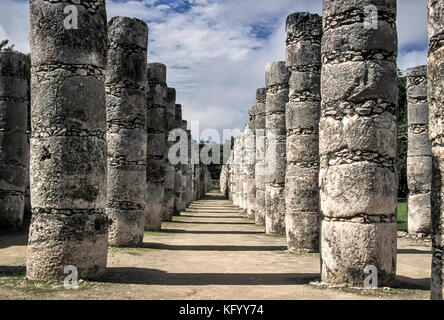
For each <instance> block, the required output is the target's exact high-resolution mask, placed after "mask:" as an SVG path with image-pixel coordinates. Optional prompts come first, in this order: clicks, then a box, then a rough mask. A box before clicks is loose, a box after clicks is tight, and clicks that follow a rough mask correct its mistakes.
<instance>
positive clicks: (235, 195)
mask: <svg viewBox="0 0 444 320" xmlns="http://www.w3.org/2000/svg"><path fill="white" fill-rule="evenodd" d="M239 161H240V154H239V137H237V138H236V140H234V145H233V183H232V189H233V191H232V192H233V200H232V201H233V204H234V205H235V206H239V188H238V181H239V180H238V178H239Z"/></svg>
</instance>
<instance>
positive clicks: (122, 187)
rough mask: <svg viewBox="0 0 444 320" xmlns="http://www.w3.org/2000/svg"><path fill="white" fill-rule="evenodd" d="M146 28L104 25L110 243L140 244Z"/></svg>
mask: <svg viewBox="0 0 444 320" xmlns="http://www.w3.org/2000/svg"><path fill="white" fill-rule="evenodd" d="M147 44H148V27H147V25H146V24H145V22H143V21H141V20H139V19H135V18H127V17H113V18H112V19H111V20H110V22H109V23H108V45H109V51H108V67H107V74H106V80H105V90H106V121H107V133H106V140H107V143H108V193H107V207H106V213H107V214H108V217H109V218H110V225H109V228H108V243H109V245H111V246H116V247H135V246H140V245H141V244H142V243H143V232H144V223H145V215H144V214H145V199H146V186H145V183H146V162H145V161H146V148H147V133H146V127H145V125H146V114H145V113H146V112H145V104H146V74H147V62H146V61H147Z"/></svg>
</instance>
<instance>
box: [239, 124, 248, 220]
mask: <svg viewBox="0 0 444 320" xmlns="http://www.w3.org/2000/svg"><path fill="white" fill-rule="evenodd" d="M247 129H248V126H246V127H245V129H244V131H242V134H241V166H240V175H239V179H240V180H239V184H240V187H241V204H240V207H241V209H242V213H243V214H245V215H246V214H247V189H248V182H247V156H246V155H247V152H246V147H245V146H246V131H247Z"/></svg>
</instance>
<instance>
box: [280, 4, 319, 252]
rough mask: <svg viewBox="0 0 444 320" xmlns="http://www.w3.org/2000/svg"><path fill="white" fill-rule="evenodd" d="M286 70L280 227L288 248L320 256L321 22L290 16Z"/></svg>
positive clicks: (305, 16) (313, 16)
mask: <svg viewBox="0 0 444 320" xmlns="http://www.w3.org/2000/svg"><path fill="white" fill-rule="evenodd" d="M286 33H287V39H286V56H287V58H286V65H287V68H288V71H290V72H291V77H290V81H289V86H290V91H289V102H288V103H287V105H286V110H285V111H286V128H287V167H286V173H285V209H286V212H285V225H286V233H287V242H288V248H289V249H290V250H293V251H299V250H300V251H307V252H319V226H320V213H319V190H318V180H319V113H320V109H321V88H320V85H321V37H322V18H321V17H319V16H318V15H316V14H308V13H294V14H292V15H290V16H288V18H287V24H286Z"/></svg>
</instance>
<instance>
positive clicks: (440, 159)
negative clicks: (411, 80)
mask: <svg viewBox="0 0 444 320" xmlns="http://www.w3.org/2000/svg"><path fill="white" fill-rule="evenodd" d="M428 8H429V61H428V67H427V95H428V101H429V130H430V132H429V135H430V140H431V142H432V154H433V169H432V194H431V198H432V254H433V257H432V285H431V299H433V300H438V299H439V300H442V299H443V296H444V261H443V253H444V214H443V204H442V201H443V198H444V183H443V176H444V139H443V135H442V133H443V132H444V125H443V123H444V73H443V70H444V41H443V39H444V3H443V2H442V1H440V0H429V4H428Z"/></svg>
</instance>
